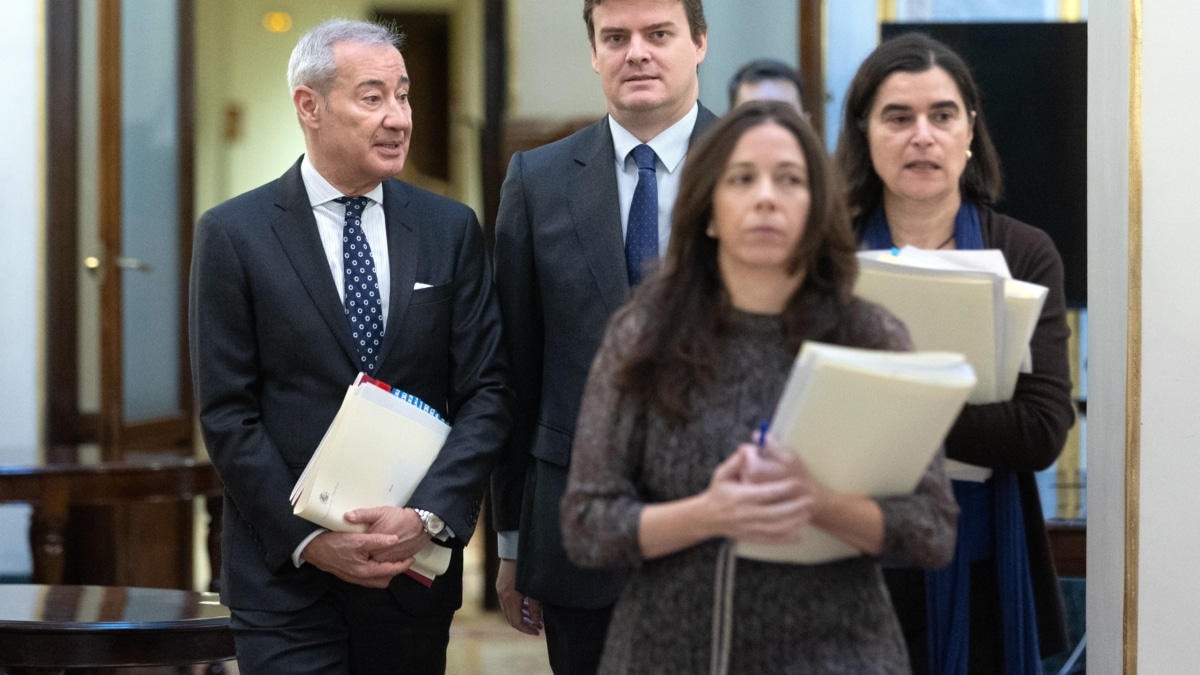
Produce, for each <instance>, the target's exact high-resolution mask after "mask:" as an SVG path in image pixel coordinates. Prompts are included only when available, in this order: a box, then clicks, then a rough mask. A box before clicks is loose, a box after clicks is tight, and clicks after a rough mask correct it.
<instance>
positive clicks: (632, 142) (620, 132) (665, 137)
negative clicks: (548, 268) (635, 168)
mask: <svg viewBox="0 0 1200 675" xmlns="http://www.w3.org/2000/svg"><path fill="white" fill-rule="evenodd" d="M699 114H700V104H699V103H695V104H693V105H692V109H691V110H689V111H688V112H687V114H686V115H684V116H683V117H682V118H680V120H679V121H678V122H676V123H675V124H672V125H671V126H669V127H667V128H666V129H664V130H663V131H662V133H660V134H659V135H657V136H655V137H654V138H652V139H650V142H649V143H647V144H646V145H649V146H650V147H651V148H652V149H653V150H654V154H655V155H658V161H660V162H662V165H663V166H664V167H665V168H666V169H667V173H675V169H677V168H679V163H680V162H682V161H683V158H684V157H685V156H686V155H687V150H688V142H689V141H690V140H691V138H692V130H693V129H695V128H696V117H697V116H698V115H699ZM608 127H609V129H610V130H612V137H613V150H614V151H616V153H617V159H618V160H619V161H621V162H624V161H625V160H626V158H627V157H629V153H630V152H631V151H632V150H633V149H634V148H635V147H637V146H638V145H641V143H642V142H641V141H639V140H638V139H637V137H636V136H634V135H633V134H631V133H629V131H628V130H627V129H625V127H623V126H621V125H620V124H618V123H617V121H616V120H615V119H613V117H612V115H609V116H608Z"/></svg>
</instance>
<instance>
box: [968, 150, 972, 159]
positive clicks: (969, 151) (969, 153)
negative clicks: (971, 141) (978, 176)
mask: <svg viewBox="0 0 1200 675" xmlns="http://www.w3.org/2000/svg"><path fill="white" fill-rule="evenodd" d="M971 154H972V153H971V150H970V148H968V149H967V159H971Z"/></svg>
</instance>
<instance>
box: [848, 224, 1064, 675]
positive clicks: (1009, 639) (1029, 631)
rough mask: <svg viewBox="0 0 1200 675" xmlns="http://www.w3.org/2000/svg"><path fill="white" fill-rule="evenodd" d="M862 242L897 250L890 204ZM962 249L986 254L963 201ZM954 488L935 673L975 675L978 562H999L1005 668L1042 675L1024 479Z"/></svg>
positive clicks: (932, 617) (932, 600)
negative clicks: (974, 567) (953, 533)
mask: <svg viewBox="0 0 1200 675" xmlns="http://www.w3.org/2000/svg"><path fill="white" fill-rule="evenodd" d="M862 241H863V244H864V245H865V246H866V248H868V249H871V250H877V249H889V248H892V246H893V243H892V232H891V229H890V228H889V227H888V222H887V216H886V215H885V214H884V212H883V207H882V206H881V207H880V208H878V209H876V210H875V212H874V213H872V214H871V215H870V216H869V217H868V218H867V221H866V223H865V227H864V228H863V233H862ZM954 245H955V247H956V248H958V249H962V250H975V249H982V248H983V231H982V228H981V227H980V225H979V209H978V208H977V207H976V206H974V205H972V204H967V203H963V205H962V206H960V207H959V209H958V213H957V214H956V215H955V217H954ZM953 488H954V499H955V500H956V501H957V502H958V505H959V510H960V512H959V516H958V540H957V543H956V544H955V549H954V560H953V561H952V562H951V563H950V564H949V565H948V566H947V567H945V568H943V569H940V570H936V571H932V572H926V574H925V613H926V617H927V619H928V622H929V634H928V639H929V672H930V674H931V675H966V674H967V670H968V669H967V664H968V662H969V661H968V659H969V645H970V638H971V635H970V627H971V563H972V562H977V561H981V560H989V559H993V558H994V559H995V561H996V576H997V584H998V585H999V588H1000V609H1001V620H1002V624H1003V626H1002V627H1003V630H1004V663H1005V668H1004V670H1005V672H1007V673H1012V674H1015V675H1040V674H1041V672H1042V662H1041V656H1040V653H1039V651H1040V650H1039V648H1038V631H1037V612H1036V610H1035V607H1034V599H1033V582H1032V580H1031V578H1030V575H1029V554H1028V552H1027V551H1026V548H1025V520H1024V514H1023V512H1022V510H1021V494H1020V488H1019V486H1018V485H1017V474H1016V473H1015V472H1013V471H999V470H997V471H993V472H992V479H991V480H989V481H988V482H986V483H974V482H969V481H953Z"/></svg>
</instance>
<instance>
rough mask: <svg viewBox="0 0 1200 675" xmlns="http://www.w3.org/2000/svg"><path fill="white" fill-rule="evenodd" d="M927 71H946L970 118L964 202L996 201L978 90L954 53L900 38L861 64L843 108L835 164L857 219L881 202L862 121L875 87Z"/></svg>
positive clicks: (997, 182) (924, 39)
mask: <svg viewBox="0 0 1200 675" xmlns="http://www.w3.org/2000/svg"><path fill="white" fill-rule="evenodd" d="M932 68H941V69H942V70H944V71H946V74H947V75H949V76H950V78H951V79H952V80H954V83H955V84H956V85H957V86H958V93H959V95H960V96H962V100H963V105H965V106H966V108H967V112H968V113H970V112H974V113H975V123H974V126H973V127H972V131H973V132H974V138H973V139H972V140H971V153H972V157H971V160H970V161H969V162H967V166H966V168H965V169H964V170H963V174H962V177H961V178H960V179H959V188H958V189H959V193H960V195H961V196H962V199H963V201H968V202H974V203H976V204H994V203H995V202H996V200H998V199H999V198H1000V193H1001V192H1002V190H1003V183H1004V181H1003V177H1002V174H1001V171H1000V157H999V155H997V154H996V148H995V146H993V145H992V137H991V136H990V135H989V134H988V130H987V124H986V123H985V122H984V116H983V107H982V105H981V101H980V97H979V87H977V86H976V85H975V78H974V77H972V76H971V69H970V68H968V67H967V64H966V62H964V61H963V60H962V57H960V56H959V55H958V54H956V53H955V52H954V50H952V49H950V48H949V47H947V46H946V45H944V44H942V43H941V42H938V41H937V40H934V39H933V38H931V37H929V36H928V35H925V34H924V33H904V34H903V35H898V36H896V37H894V38H892V39H890V40H887V41H885V42H883V43H882V44H880V45H879V46H878V47H876V48H875V51H873V52H871V55H870V56H868V57H867V58H866V59H865V60H864V61H863V62H862V65H860V66H859V67H858V72H857V73H855V74H854V80H853V81H851V82H850V89H849V91H847V93H846V104H845V106H844V107H843V108H842V131H841V134H840V135H839V136H838V144H837V151H836V152H835V153H834V159H835V161H836V162H837V166H838V168H839V169H841V171H842V175H843V176H844V177H845V179H846V185H847V194H848V196H849V201H850V207H851V209H852V210H853V211H854V212H855V216H856V217H857V216H859V215H863V214H869V213H871V212H873V211H874V210H875V209H876V208H877V207H878V206H879V204H880V201H881V200H882V199H883V181H882V180H880V178H879V174H878V173H876V172H875V166H874V165H873V164H872V163H871V146H870V142H869V141H868V139H867V118H868V116H869V115H870V114H871V107H872V106H874V105H875V95H876V94H877V93H879V87H880V85H882V84H883V81H884V80H886V79H887V78H888V76H889V75H891V74H892V73H897V72H900V73H923V72H925V71H927V70H930V69H932Z"/></svg>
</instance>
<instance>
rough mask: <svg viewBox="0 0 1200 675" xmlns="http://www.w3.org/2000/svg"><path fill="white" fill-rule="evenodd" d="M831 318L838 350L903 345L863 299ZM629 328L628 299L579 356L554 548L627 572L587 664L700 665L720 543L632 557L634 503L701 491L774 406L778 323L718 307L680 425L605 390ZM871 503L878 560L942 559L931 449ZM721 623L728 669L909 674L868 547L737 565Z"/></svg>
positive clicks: (632, 315)
mask: <svg viewBox="0 0 1200 675" xmlns="http://www.w3.org/2000/svg"><path fill="white" fill-rule="evenodd" d="M842 322H843V325H842V328H841V330H839V331H837V332H838V334H839V335H840V336H841V339H839V340H838V341H839V342H841V343H842V344H848V345H851V346H862V347H869V348H876V349H893V350H907V349H911V346H910V342H909V339H908V337H907V332H906V330H905V329H904V327H903V325H902V324H901V323H900V322H899V321H898V320H896V319H895V318H894V317H892V316H891V315H890V314H888V313H887V312H885V311H884V310H882V309H879V308H877V307H875V306H873V305H869V304H867V303H863V302H855V303H854V304H853V305H852V306H851V307H850V311H849V315H848V316H847V317H845V318H843V319H842ZM641 323H642V322H641V321H640V320H639V319H638V313H637V311H636V309H635V311H632V312H629V313H626V314H619V315H618V319H617V320H615V321H614V322H613V323H612V324H610V326H609V329H608V332H607V334H606V335H605V339H604V344H603V346H602V347H601V349H600V351H599V353H598V354H597V357H596V360H595V362H594V363H593V366H592V372H591V375H590V379H589V380H588V385H587V388H586V390H585V394H584V397H583V402H582V408H581V413H580V419H579V425H578V428H577V430H576V434H575V445H574V448H573V450H572V453H571V456H572V464H571V468H570V476H569V480H568V485H567V491H566V495H565V496H564V498H563V502H562V523H563V533H564V543H565V546H566V548H567V552H568V554H569V555H570V556H571V558H572V559H573V560H575V561H576V562H577V563H578V564H582V565H586V566H591V567H625V568H628V569H629V573H628V575H627V578H626V583H625V586H624V588H623V590H622V592H621V595H620V597H619V598H618V600H617V603H616V606H615V608H614V611H613V617H612V623H611V624H610V626H609V632H608V640H607V642H606V644H605V649H604V657H603V663H602V666H601V672H602V673H607V674H618V673H619V674H633V673H647V674H650V673H654V674H661V675H672V674H679V675H696V674H698V673H707V672H709V668H710V654H711V651H712V640H713V638H712V635H713V633H712V621H713V611H714V605H715V602H714V575H715V573H716V561H717V555H718V551H719V549H720V545H721V542H720V541H719V540H712V541H707V542H704V543H701V544H699V545H697V546H693V547H691V548H688V549H685V550H683V551H680V552H678V553H674V554H671V555H668V556H665V557H662V558H658V559H655V560H643V559H642V557H641V553H640V549H639V546H638V522H639V516H640V512H641V509H642V507H643V505H645V504H647V503H655V502H666V501H670V500H675V499H680V498H684V497H688V496H691V495H695V494H698V493H700V492H702V491H704V490H705V489H706V488H707V487H708V484H709V481H710V479H711V477H712V473H713V470H714V469H715V468H716V466H717V465H718V464H719V463H721V462H722V461H723V460H725V459H726V458H727V457H728V456H729V455H730V454H732V453H733V451H734V450H735V449H736V448H737V446H738V444H739V443H744V442H747V441H749V440H750V437H751V432H752V430H753V429H755V427H756V425H757V423H758V421H759V420H760V419H761V418H763V417H764V416H768V417H769V416H770V414H771V412H772V411H773V410H774V407H775V403H776V401H778V399H779V396H780V394H781V392H782V390H783V386H784V383H785V381H786V379H787V375H788V373H789V371H790V369H791V366H792V362H793V360H794V358H795V353H793V352H789V351H787V350H786V349H785V347H784V341H783V332H782V322H781V319H780V318H779V317H777V316H766V315H755V314H748V313H744V312H739V311H736V310H732V311H731V312H730V315H729V316H728V321H727V323H728V324H729V326H730V330H728V331H727V332H726V335H727V341H726V347H725V354H724V356H723V358H721V359H720V363H719V365H718V366H717V378H716V381H715V383H714V385H713V386H710V387H707V388H706V389H705V390H703V391H693V392H692V393H691V401H690V410H691V411H692V416H691V419H690V420H689V421H688V422H687V423H685V424H684V425H682V426H672V425H670V424H668V423H667V422H666V421H665V420H663V419H662V418H660V417H659V416H658V415H657V414H655V411H654V410H653V409H649V410H648V409H646V408H645V406H638V405H635V404H634V402H633V401H632V400H631V399H630V398H629V397H627V396H624V395H623V394H622V393H621V392H619V391H618V390H617V389H616V388H615V386H614V385H613V378H614V373H615V371H616V368H617V367H618V365H619V362H620V360H621V359H622V356H623V354H624V353H625V352H626V350H628V348H629V346H630V345H631V344H632V342H633V340H634V338H635V337H636V336H637V333H638V330H639V326H640V325H641ZM878 503H879V506H880V507H881V509H882V511H883V516H884V547H883V559H885V560H887V561H888V562H889V563H894V564H906V565H912V566H926V565H929V564H940V563H942V562H944V561H948V560H949V558H950V555H951V553H952V551H953V545H954V522H955V519H956V517H957V513H958V509H957V506H956V505H955V502H954V498H953V496H952V494H951V491H950V486H949V481H948V480H947V479H946V477H945V475H944V474H943V472H942V468H941V456H940V454H939V456H938V457H937V458H936V459H935V460H934V462H933V463H932V464H931V465H930V467H929V469H928V470H927V471H926V473H925V475H924V477H923V478H922V479H921V482H920V484H919V486H918V487H917V490H916V492H915V493H914V494H912V495H906V496H902V497H893V498H887V499H880V500H878ZM732 624H733V625H732V642H731V652H730V654H731V655H730V662H729V671H728V672H730V673H738V674H759V673H762V674H767V673H770V674H774V673H823V674H829V673H854V674H856V675H858V674H862V673H907V672H909V666H908V658H907V654H906V651H905V646H904V639H903V637H902V635H901V632H900V628H899V625H898V624H897V621H896V618H895V615H894V613H893V611H892V607H891V604H890V601H889V599H888V594H887V591H886V590H885V587H884V584H883V579H882V575H881V573H880V559H879V558H876V557H870V556H860V557H857V558H852V559H846V560H842V561H837V562H833V563H828V564H823V565H785V564H772V563H763V562H757V561H751V560H738V561H737V565H736V579H735V586H734V591H733V604H732Z"/></svg>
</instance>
